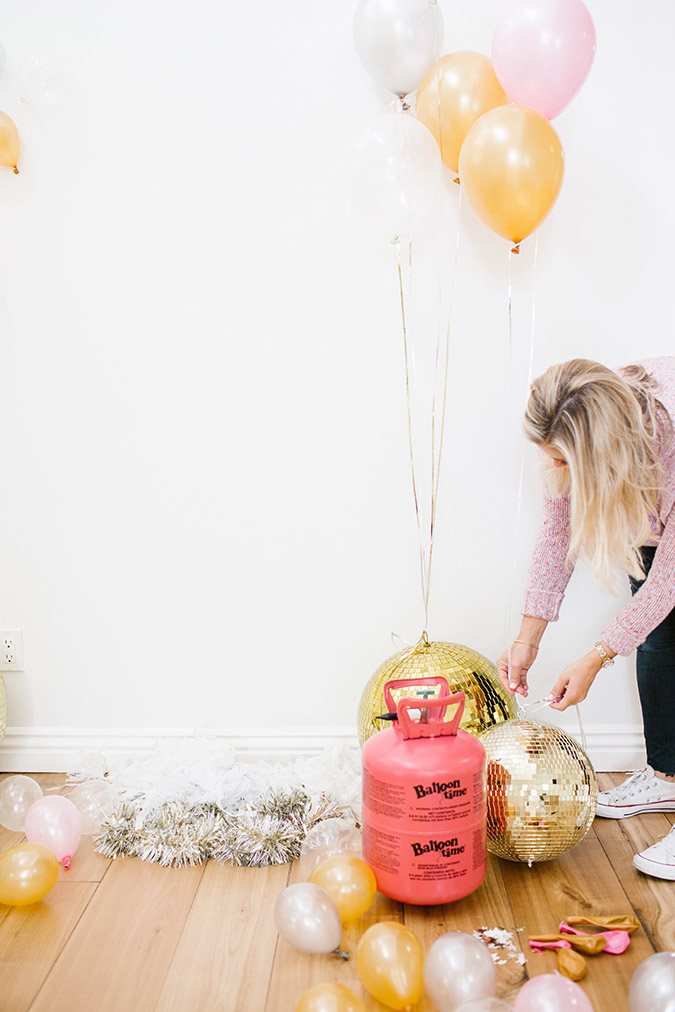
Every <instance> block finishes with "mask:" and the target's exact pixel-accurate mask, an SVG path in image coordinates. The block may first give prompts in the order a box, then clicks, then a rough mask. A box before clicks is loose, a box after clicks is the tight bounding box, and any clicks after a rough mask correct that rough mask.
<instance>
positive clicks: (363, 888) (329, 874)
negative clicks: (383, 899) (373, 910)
mask: <svg viewBox="0 0 675 1012" xmlns="http://www.w3.org/2000/svg"><path fill="white" fill-rule="evenodd" d="M308 881H309V882H314V884H315V885H318V886H321V888H322V889H325V890H326V892H327V893H328V895H329V896H331V897H332V899H333V902H334V903H335V906H336V907H337V908H338V911H339V913H340V917H341V919H342V922H343V923H344V922H345V921H352V920H355V919H356V918H357V917H360V916H361V914H365V912H366V910H367V909H368V908H369V907H370V906H372V903H373V900H374V899H375V894H376V893H377V883H376V881H375V876H374V875H373V873H372V871H371V870H370V868H369V867H368V865H367V864H366V862H365V861H362V860H361V859H360V858H358V857H354V855H353V854H333V855H332V857H327V858H326V860H325V861H322V862H321V864H319V865H317V867H316V868H315V869H314V870H313V871H312V873H311V875H310V876H309V879H308Z"/></svg>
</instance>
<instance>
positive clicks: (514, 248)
mask: <svg viewBox="0 0 675 1012" xmlns="http://www.w3.org/2000/svg"><path fill="white" fill-rule="evenodd" d="M511 252H512V253H520V243H519V242H517V243H516V245H515V246H514V247H513V249H512V250H511Z"/></svg>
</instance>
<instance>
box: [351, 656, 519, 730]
mask: <svg viewBox="0 0 675 1012" xmlns="http://www.w3.org/2000/svg"><path fill="white" fill-rule="evenodd" d="M438 675H442V676H443V677H444V678H446V679H447V681H448V685H449V686H450V692H460V691H461V692H463V693H464V695H465V697H466V704H465V707H464V715H463V717H462V722H461V724H460V727H462V728H463V729H464V730H465V731H470V732H471V733H472V734H480V733H481V732H482V731H486V730H487V729H488V728H490V727H494V725H495V724H501V723H503V722H504V721H506V720H510V719H511V718H512V717H515V716H516V713H517V710H516V705H515V703H514V701H513V698H512V697H511V696H510V695H509V693H508V692H507V691H506V689H505V688H504V686H503V685H502V683H501V682H500V681H499V676H498V675H497V669H496V668H495V666H494V664H493V663H492V661H489V660H488V659H487V657H483V655H482V654H479V653H478V651H476V650H472V649H471V648H470V647H465V646H462V645H461V644H459V643H444V642H442V641H432V642H429V640H428V639H427V638H426V636H422V639H421V640H420V641H419V643H417V644H416V645H415V646H414V647H407V648H406V649H405V650H400V651H399V652H398V653H397V654H394V655H393V657H390V658H389V659H388V660H386V661H385V662H384V664H381V665H380V667H379V668H378V669H377V671H376V672H375V674H374V675H373V676H372V678H371V679H370V680H369V682H368V684H367V685H366V687H365V689H364V690H363V695H362V696H361V702H360V704H359V715H358V727H359V740H360V742H361V745H364V744H365V743H366V741H367V740H368V738H370V736H371V735H372V734H375V732H376V731H381V730H382V728H383V727H388V726H389V725H388V724H387V722H386V721H382V720H377V719H376V718H377V716H378V715H379V714H381V713H384V712H385V711H386V705H385V702H384V685H385V682H389V681H392V680H394V679H403V678H427V677H429V678H435V677H437V676H438ZM439 693H440V689H439V686H438V685H433V684H432V685H430V686H429V688H426V687H425V686H424V685H421V686H419V687H416V688H415V689H414V690H413V689H399V690H397V689H396V688H394V689H393V690H392V696H393V697H394V700H395V701H396V702H398V700H399V699H400V698H401V697H402V696H419V697H420V700H423V699H425V698H426V699H433V698H435V697H436V696H438V695H439ZM452 715H453V713H452V711H451V712H450V714H449V715H448V719H450V718H451V717H452Z"/></svg>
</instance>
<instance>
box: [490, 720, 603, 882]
mask: <svg viewBox="0 0 675 1012" xmlns="http://www.w3.org/2000/svg"><path fill="white" fill-rule="evenodd" d="M480 740H481V742H482V743H483V745H484V746H485V751H486V752H487V794H488V823H487V841H488V842H487V846H488V850H489V851H490V853H491V854H496V855H497V857H503V858H506V860H507V861H527V863H528V864H532V863H533V862H534V861H549V860H550V859H551V858H552V857H558V856H559V855H560V854H564V853H565V852H566V851H568V850H571V848H572V847H574V846H575V845H576V844H577V843H579V841H580V840H582V839H583V838H584V836H585V835H586V833H587V832H588V830H589V829H590V828H591V823H592V822H593V819H594V817H595V808H596V802H597V797H598V789H597V785H596V782H595V772H594V770H593V766H592V765H591V761H590V759H589V758H588V756H587V755H586V753H585V752H584V750H583V749H582V748H581V746H580V745H579V744H578V743H577V742H576V741H575V740H574V738H570V736H569V735H568V734H565V732H564V731H563V730H562V729H561V728H559V727H556V726H555V725H553V724H543V723H539V722H538V721H534V720H526V719H522V718H519V719H517V720H510V721H508V722H507V723H505V724H500V725H499V727H493V728H491V729H490V730H489V731H486V732H485V733H484V734H482V735H481V736H480Z"/></svg>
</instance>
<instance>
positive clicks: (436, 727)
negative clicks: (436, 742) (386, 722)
mask: <svg viewBox="0 0 675 1012" xmlns="http://www.w3.org/2000/svg"><path fill="white" fill-rule="evenodd" d="M453 703H457V704H458V706H457V709H456V710H455V712H454V713H453V715H452V719H451V720H448V721H444V720H443V717H444V716H445V711H446V709H447V707H448V706H452V704H453ZM464 703H465V696H464V693H463V692H453V694H452V695H451V696H439V697H438V698H437V699H435V700H434V704H435V706H436V707H439V708H440V709H441V714H440V718H439V719H438V720H433V721H429V722H428V723H426V724H425V723H423V722H422V721H418V720H412V718H411V717H410V714H409V713H408V710H412V709H415V710H419V708H420V701H419V699H411V698H409V697H407V696H406V697H404V698H403V699H399V701H398V706H397V708H396V709H397V713H398V723H399V727H400V729H401V734H402V735H403V737H404V738H438V737H440V736H441V735H456V734H457V730H458V728H459V722H460V721H461V719H462V715H463V713H464Z"/></svg>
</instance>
